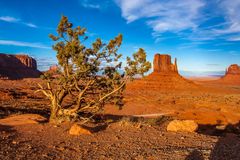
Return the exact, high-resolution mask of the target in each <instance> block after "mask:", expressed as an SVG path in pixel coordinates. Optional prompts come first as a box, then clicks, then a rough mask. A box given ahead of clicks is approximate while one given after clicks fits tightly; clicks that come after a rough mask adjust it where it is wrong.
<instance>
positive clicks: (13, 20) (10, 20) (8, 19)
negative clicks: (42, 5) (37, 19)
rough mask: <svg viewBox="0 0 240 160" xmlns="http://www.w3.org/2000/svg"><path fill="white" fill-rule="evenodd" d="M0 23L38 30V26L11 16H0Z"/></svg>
mask: <svg viewBox="0 0 240 160" xmlns="http://www.w3.org/2000/svg"><path fill="white" fill-rule="evenodd" d="M0 21H4V22H8V23H18V24H22V25H25V26H27V27H31V28H38V26H37V25H35V24H33V23H29V22H24V21H22V20H21V19H20V18H16V17H11V16H0Z"/></svg>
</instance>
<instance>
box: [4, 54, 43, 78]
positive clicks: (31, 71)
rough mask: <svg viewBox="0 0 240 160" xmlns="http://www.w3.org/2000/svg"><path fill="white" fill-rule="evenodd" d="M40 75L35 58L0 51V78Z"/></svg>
mask: <svg viewBox="0 0 240 160" xmlns="http://www.w3.org/2000/svg"><path fill="white" fill-rule="evenodd" d="M40 75H41V72H40V71H38V70H37V62H36V60H35V59H34V58H32V57H29V56H28V55H11V54H3V53H0V79H11V80H14V79H22V78H38V77H39V76H40Z"/></svg>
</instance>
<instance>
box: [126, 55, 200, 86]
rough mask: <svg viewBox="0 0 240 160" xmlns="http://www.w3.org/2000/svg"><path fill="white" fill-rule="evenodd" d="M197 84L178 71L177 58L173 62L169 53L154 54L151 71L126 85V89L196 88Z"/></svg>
mask: <svg viewBox="0 0 240 160" xmlns="http://www.w3.org/2000/svg"><path fill="white" fill-rule="evenodd" d="M196 87H197V86H196V85H195V84H194V83H193V82H191V81H189V80H186V79H185V78H183V77H182V76H181V75H179V73H178V67H177V59H175V62H174V64H172V62H171V56H170V55H165V54H164V55H160V54H156V55H155V56H154V61H153V72H152V73H151V74H149V75H148V76H146V77H144V78H143V79H137V80H135V81H133V82H132V83H130V84H129V85H128V86H127V89H130V90H132V89H134V90H135V89H137V90H144V89H149V90H152V89H157V90H158V89H164V88H165V89H166V88H167V89H168V88H169V89H170V88H171V89H173V88H175V89H185V88H196Z"/></svg>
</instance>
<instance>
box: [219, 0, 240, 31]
mask: <svg viewBox="0 0 240 160" xmlns="http://www.w3.org/2000/svg"><path fill="white" fill-rule="evenodd" d="M220 8H221V9H222V11H223V14H224V18H225V20H226V22H227V23H228V25H227V26H226V27H224V28H223V29H219V30H216V32H217V33H219V34H229V33H236V32H240V15H239V8H240V0H231V1H229V0H222V2H221V3H220Z"/></svg>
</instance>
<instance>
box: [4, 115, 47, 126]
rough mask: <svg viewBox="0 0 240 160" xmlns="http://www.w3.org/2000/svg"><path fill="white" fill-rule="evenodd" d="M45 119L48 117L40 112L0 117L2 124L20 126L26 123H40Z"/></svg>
mask: <svg viewBox="0 0 240 160" xmlns="http://www.w3.org/2000/svg"><path fill="white" fill-rule="evenodd" d="M44 121H47V119H46V118H45V117H42V116H40V115H38V114H22V115H13V116H10V117H7V118H4V119H0V124H1V125H6V126H18V125H25V124H38V123H40V122H44Z"/></svg>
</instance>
